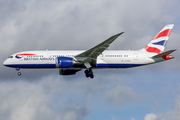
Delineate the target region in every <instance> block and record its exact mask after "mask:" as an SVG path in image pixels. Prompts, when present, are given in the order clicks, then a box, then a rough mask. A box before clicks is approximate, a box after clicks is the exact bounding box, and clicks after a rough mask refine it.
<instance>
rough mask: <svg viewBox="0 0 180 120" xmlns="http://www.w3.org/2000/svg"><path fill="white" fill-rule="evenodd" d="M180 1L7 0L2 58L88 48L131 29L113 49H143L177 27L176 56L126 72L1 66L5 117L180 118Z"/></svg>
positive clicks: (2, 6) (0, 5)
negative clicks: (88, 73)
mask: <svg viewBox="0 0 180 120" xmlns="http://www.w3.org/2000/svg"><path fill="white" fill-rule="evenodd" d="M179 5H180V1H179V0H171V1H169V0H159V1H157V0H150V1H144V0H136V1H130V0H99V1H97V0H91V1H87V0H86V1H85V0H0V54H1V57H0V61H1V63H3V61H4V60H5V59H6V58H7V57H8V56H10V55H11V54H14V53H16V52H20V51H26V50H46V49H50V50H51V49H52V50H63V49H65V50H68V49H71V50H73V49H74V50H86V49H89V48H91V47H93V46H95V45H96V44H98V43H100V42H102V41H103V40H105V39H107V38H109V37H110V36H112V35H114V34H117V33H120V32H125V33H124V34H123V35H122V36H120V37H119V38H117V40H116V41H115V42H114V43H112V44H111V46H110V47H109V49H115V50H128V49H132V50H138V49H141V48H143V47H144V46H145V45H146V44H147V43H148V42H149V40H151V39H152V38H153V37H154V36H155V35H156V34H157V33H158V32H159V31H160V30H161V29H162V28H163V27H164V26H165V25H167V24H172V23H173V24H175V26H174V29H173V31H172V34H171V37H170V39H169V41H168V44H167V47H166V50H170V49H177V51H176V52H174V53H173V55H174V56H175V59H173V60H170V61H166V62H163V63H157V64H154V65H149V66H144V67H139V68H132V69H119V70H116V69H115V70H110V69H108V70H94V75H95V78H94V79H92V80H91V79H87V78H85V75H84V72H83V71H80V72H78V73H77V74H76V75H75V76H60V75H59V74H58V69H55V70H52V69H47V70H39V69H38V70H21V72H22V76H21V77H19V76H17V71H15V69H12V68H6V67H4V66H3V65H2V64H1V66H0V106H1V107H0V118H1V119H2V120H50V119H51V120H179V119H180V114H179V113H180V76H179V73H180V64H179V61H180V56H179V54H180V52H179V46H180V42H179V38H180V34H179V33H180V22H179V21H180V13H179V11H180V8H179Z"/></svg>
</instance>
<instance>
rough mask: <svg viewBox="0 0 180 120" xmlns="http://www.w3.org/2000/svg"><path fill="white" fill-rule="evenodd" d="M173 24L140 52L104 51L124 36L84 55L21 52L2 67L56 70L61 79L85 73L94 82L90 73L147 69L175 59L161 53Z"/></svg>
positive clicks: (48, 51) (9, 58) (168, 53)
mask: <svg viewBox="0 0 180 120" xmlns="http://www.w3.org/2000/svg"><path fill="white" fill-rule="evenodd" d="M173 26H174V24H168V25H166V26H165V27H164V28H163V29H162V30H161V31H160V32H159V33H158V34H157V35H156V36H155V37H154V38H153V39H152V40H150V42H149V43H148V44H147V45H146V46H145V47H144V48H142V49H140V50H136V51H135V50H133V51H132V50H128V51H125V50H107V48H108V47H109V45H110V44H111V43H112V42H113V41H114V40H115V39H116V38H117V37H119V36H120V35H122V34H123V33H124V32H121V33H119V34H116V35H114V36H112V37H110V38H108V39H107V40H105V41H103V42H101V43H100V44H98V45H96V46H95V47H92V48H91V49H89V50H86V51H80V50H68V51H67V50H66V51H64V50H61V51H60V50H56V51H54V50H44V51H24V52H18V53H15V54H13V55H11V56H9V57H8V58H7V59H6V60H5V61H4V63H3V64H4V66H6V67H11V68H15V69H16V70H17V71H18V73H17V74H18V76H20V75H21V72H20V69H45V68H56V69H59V74H60V75H74V74H76V72H78V71H81V70H83V69H84V73H85V76H86V77H87V78H88V77H90V78H94V74H93V69H112V68H131V67H138V66H143V65H149V64H153V63H157V62H162V61H166V60H170V59H172V58H174V57H173V56H171V55H170V54H171V53H172V52H174V51H176V49H174V50H169V51H166V52H164V49H165V46H166V43H167V41H168V39H169V36H170V33H171V31H172V28H173Z"/></svg>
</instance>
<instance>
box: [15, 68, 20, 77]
mask: <svg viewBox="0 0 180 120" xmlns="http://www.w3.org/2000/svg"><path fill="white" fill-rule="evenodd" d="M16 70H17V71H20V68H16ZM17 75H18V76H21V72H18V73H17Z"/></svg>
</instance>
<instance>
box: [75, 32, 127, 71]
mask: <svg viewBox="0 0 180 120" xmlns="http://www.w3.org/2000/svg"><path fill="white" fill-rule="evenodd" d="M123 33H124V32H121V33H119V34H116V35H114V36H112V37H110V38H109V39H107V40H105V41H104V42H102V43H100V44H98V45H96V46H95V47H93V48H91V49H89V50H87V51H85V52H83V53H81V54H79V55H76V56H75V58H76V60H77V61H79V62H81V64H84V65H85V66H86V67H87V68H90V67H91V65H90V64H93V63H94V61H95V60H96V59H97V57H98V56H99V55H100V54H101V53H102V52H103V51H104V50H106V49H107V48H108V47H109V45H110V44H111V43H112V42H113V41H114V40H115V39H116V38H117V37H119V36H120V35H121V34H123Z"/></svg>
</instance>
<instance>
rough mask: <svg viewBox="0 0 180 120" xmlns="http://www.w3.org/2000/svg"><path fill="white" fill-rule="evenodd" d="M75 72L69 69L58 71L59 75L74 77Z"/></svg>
mask: <svg viewBox="0 0 180 120" xmlns="http://www.w3.org/2000/svg"><path fill="white" fill-rule="evenodd" d="M76 72H77V70H70V69H59V74H60V75H74V74H76Z"/></svg>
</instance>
